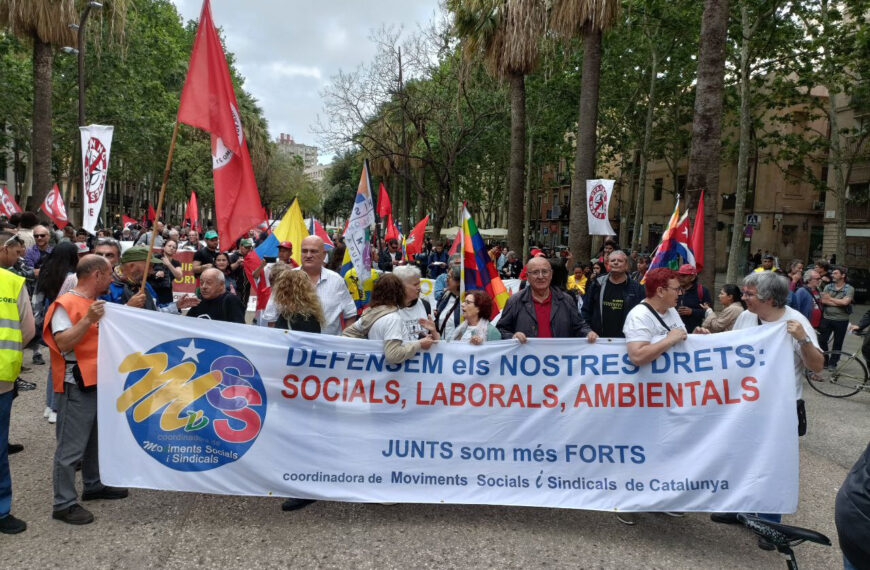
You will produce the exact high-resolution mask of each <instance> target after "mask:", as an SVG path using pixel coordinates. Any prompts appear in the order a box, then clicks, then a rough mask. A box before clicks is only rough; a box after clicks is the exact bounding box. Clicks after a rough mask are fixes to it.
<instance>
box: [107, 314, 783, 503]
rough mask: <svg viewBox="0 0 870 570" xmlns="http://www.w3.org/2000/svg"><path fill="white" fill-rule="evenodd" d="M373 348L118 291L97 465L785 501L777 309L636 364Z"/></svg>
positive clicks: (608, 356)
mask: <svg viewBox="0 0 870 570" xmlns="http://www.w3.org/2000/svg"><path fill="white" fill-rule="evenodd" d="M194 331H195V332H194ZM382 348H383V344H382V343H381V342H376V341H368V340H357V339H348V338H341V337H332V336H325V335H308V334H303V333H295V332H289V331H283V330H275V329H267V328H258V327H251V326H245V325H237V324H232V323H223V322H211V321H208V320H198V321H193V320H192V319H191V318H189V317H181V316H173V315H166V314H160V313H157V312H151V311H143V310H139V309H132V308H129V307H125V306H118V305H109V306H107V308H106V315H105V317H104V318H103V320H102V321H101V323H100V338H99V357H98V370H99V386H100V389H99V406H98V408H99V410H98V414H99V423H100V430H99V437H100V440H99V449H100V472H101V476H102V480H103V482H104V483H106V484H109V485H120V486H130V487H144V488H152V489H168V490H177V491H191V492H205V493H222V494H232V495H262V496H273V495H274V496H291V497H300V498H312V499H327V500H330V499H331V500H341V501H381V502H383V501H400V502H420V503H477V504H492V505H529V506H546V507H564V508H581V509H596V510H612V511H616V510H618V511H661V510H666V511H743V512H745V511H751V512H773V513H787V512H793V511H794V510H795V509H796V506H797V492H798V444H797V419H796V414H795V387H794V377H793V376H792V375H791V374H782V363H783V362H788V363H789V366H788V368H789V370H791V364H790V363H791V361H792V343H791V339H790V337H788V335H787V334H786V332H785V330H784V325H770V326H766V327H758V328H755V329H751V330H741V331H739V332H734V333H722V334H716V335H690V337H689V340H687V341H685V342H683V343H681V344H680V345H678V346H677V347H675V349H674V350H672V351H669V352H667V353H665V354H664V355H662V356H661V357H659V358H658V359H657V360H656V361H654V362H653V363H651V364H648V365H645V366H642V367H640V368H638V367H636V366H634V365H633V364H631V362H630V360H629V359H628V357H627V353H626V350H625V344H624V342H623V341H620V340H616V341H612V342H608V341H605V340H604V339H602V340H601V341H599V342H597V343H595V344H589V343H587V342H586V341H584V340H580V339H546V340H544V339H531V340H530V341H529V342H528V343H527V344H525V345H520V344H518V343H517V342H515V341H512V340H511V341H498V342H492V343H487V344H486V345H485V350H481V348H482V347H480V346H473V345H470V344H464V343H450V344H445V343H438V344H436V345H435V346H434V347H433V348H432V349H430V350H428V351H425V352H423V353H421V354H418V355H417V356H416V357H414V358H412V359H410V360H407V361H405V362H404V363H402V364H400V365H388V364H386V363H385V361H384V355H383V352H382Z"/></svg>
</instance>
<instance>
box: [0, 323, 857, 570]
mask: <svg viewBox="0 0 870 570" xmlns="http://www.w3.org/2000/svg"><path fill="white" fill-rule="evenodd" d="M866 309H867V307H857V308H856V310H855V315H854V318H855V319H856V320H857V318H859V317H860V315H863V313H864V311H865V310H866ZM857 343H858V339H857V338H856V337H850V338H849V339H848V341H847V347H852V348H855V347H857ZM29 359H30V355H29V352H28V354H26V359H25V362H28V361H29ZM46 374H47V369H46V367H45V366H32V369H31V370H30V371H29V372H26V373H25V374H24V377H25V378H26V379H28V380H31V381H35V382H37V383H38V387H37V390H36V391H32V392H25V393H22V395H21V397H20V398H18V399H17V400H16V402H15V405H14V406H13V413H12V428H11V440H12V441H13V442H18V443H23V444H24V446H25V450H24V452H23V453H19V454H17V455H14V456H12V457H11V461H10V462H11V466H12V474H13V489H14V499H13V511H12V512H13V514H15V515H16V516H18V517H20V518H22V519H24V520H26V521H27V523H28V525H29V527H28V530H27V531H26V532H24V533H22V534H19V535H15V536H6V535H0V568H16V569H19V568H41V569H42V568H61V567H62V568H79V567H88V568H178V567H182V566H188V567H189V566H201V567H214V568H228V567H234V568H238V567H243V568H244V567H248V568H280V567H297V568H298V567H317V568H407V567H421V568H465V567H485V568H542V567H547V568H568V567H570V568H633V567H646V568H699V567H703V568H776V567H784V564H785V562H784V559H782V558H780V557H779V555H778V554H776V553H771V552H764V551H762V550H760V549H758V548H757V547H756V544H755V537H754V536H753V535H752V534H751V533H750V532H749V531H748V530H745V529H743V528H740V527H735V526H725V525H719V524H715V523H712V522H711V521H710V520H709V518H708V516H707V515H704V514H689V515H687V516H686V517H684V518H671V517H668V516H665V515H660V514H639V515H635V518H636V520H637V521H638V524H637V525H635V526H633V527H628V526H625V525H623V524H622V523H620V522H618V521H617V520H616V518H615V517H614V515H613V514H610V513H602V512H593V511H571V510H557V509H545V508H514V507H481V506H464V505H449V506H439V505H416V504H404V505H395V506H382V505H367V504H348V503H333V502H320V503H316V504H314V505H312V506H310V507H308V508H307V509H304V510H301V511H297V512H295V513H284V512H282V511H281V510H280V504H281V499H278V498H274V499H269V498H243V497H225V496H217V495H199V494H190V493H173V492H164V491H149V490H140V489H132V490H131V493H130V497H129V498H128V499H126V500H122V501H98V502H95V503H87V504H86V506H87V507H88V508H89V509H90V510H92V511H93V512H94V514H95V516H96V521H95V522H94V523H93V524H90V525H87V526H82V527H74V526H70V525H67V524H64V523H62V522H59V521H55V520H52V519H51V497H52V493H51V458H52V454H53V452H54V435H53V434H54V426H51V425H50V424H48V423H47V421H46V420H45V419H43V417H42V410H43V389H44V382H45V375H46ZM804 397H805V399H806V400H807V409H808V414H809V433H808V435H807V436H806V437H804V438H801V485H800V504H799V509H798V512H797V513H796V514H794V515H788V516H786V517H785V522H786V523H789V524H794V525H798V526H805V527H809V528H813V529H816V530H818V531H820V532H822V533H824V534H826V535H828V536H829V537H831V539H832V540H833V541H834V546H833V547H823V546H818V545H814V544H804V545H801V546H799V547H797V554H798V561H799V562H800V565H801V567H802V568H824V569H831V568H838V567H842V555H841V553H840V550H839V548H838V547H837V545H836V529H835V527H834V497H835V495H836V492H837V489H838V488H839V486H840V484H841V483H842V481H843V478H844V477H845V475H846V472H847V471H848V469H849V468H850V467H851V465H852V463H853V462H854V461H855V459H856V458H857V457H858V455H859V454H860V453H861V451H863V449H864V447H865V446H866V445H867V441H868V439H870V393H861V394H858V395H856V396H853V397H851V398H848V399H832V398H827V397H824V396H821V395H820V394H818V393H816V392H815V391H813V390H811V389H809V388H808V387H805V389H804ZM131 468H132V469H135V465H133V466H131ZM777 565H779V566H777Z"/></svg>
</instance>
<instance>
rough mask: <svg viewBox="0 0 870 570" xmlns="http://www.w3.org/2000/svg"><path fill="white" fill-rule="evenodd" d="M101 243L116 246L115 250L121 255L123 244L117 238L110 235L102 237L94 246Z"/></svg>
mask: <svg viewBox="0 0 870 570" xmlns="http://www.w3.org/2000/svg"><path fill="white" fill-rule="evenodd" d="M101 245H108V246H111V247H114V248H115V250H116V251H117V252H118V257H120V256H121V244H120V243H118V240H116V239H115V238H110V237H106V238H100V239H98V240H97V243H96V244H94V247H98V246H101Z"/></svg>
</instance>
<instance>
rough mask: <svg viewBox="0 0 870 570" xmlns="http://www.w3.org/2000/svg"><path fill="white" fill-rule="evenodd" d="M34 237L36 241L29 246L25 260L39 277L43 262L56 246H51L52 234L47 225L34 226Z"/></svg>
mask: <svg viewBox="0 0 870 570" xmlns="http://www.w3.org/2000/svg"><path fill="white" fill-rule="evenodd" d="M33 239H34V240H36V243H35V244H34V245H32V246H31V247H28V248H27V251H26V252H25V253H24V261H25V262H26V263H27V265H28V267H30V268H31V269H33V275H35V276H36V277H39V270H40V268H41V267H42V264H43V263H44V262H45V260H46V258H48V256H49V255H50V254H51V251H52V250H53V249H54V248H53V247H52V246H51V234H49V233H48V228H46V227H45V226H36V227H35V228H33Z"/></svg>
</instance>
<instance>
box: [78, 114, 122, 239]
mask: <svg viewBox="0 0 870 570" xmlns="http://www.w3.org/2000/svg"><path fill="white" fill-rule="evenodd" d="M79 131H81V137H82V190H83V197H82V206H83V207H82V216H83V220H82V227H83V228H84V229H86V230H87V231H89V232H90V233H94V231H95V229H96V227H97V221H98V220H99V217H100V209H101V208H102V207H103V197H104V196H105V194H106V176H107V175H108V174H109V151H110V150H111V148H112V133H113V131H114V127H110V126H105V125H88V126H86V127H79Z"/></svg>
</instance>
